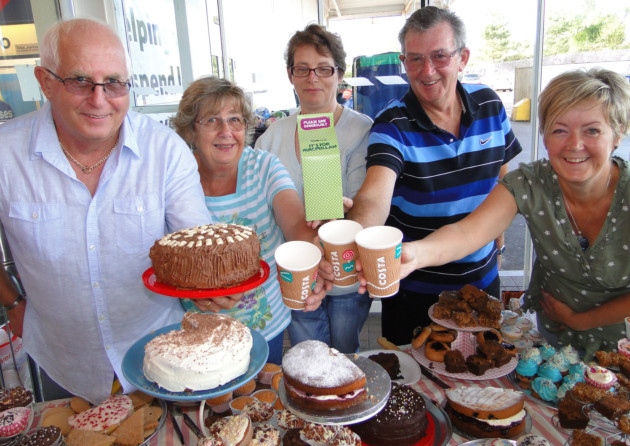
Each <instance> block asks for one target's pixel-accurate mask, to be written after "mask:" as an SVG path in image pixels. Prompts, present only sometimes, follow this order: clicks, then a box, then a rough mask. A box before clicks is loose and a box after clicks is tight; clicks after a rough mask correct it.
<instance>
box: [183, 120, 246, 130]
mask: <svg viewBox="0 0 630 446" xmlns="http://www.w3.org/2000/svg"><path fill="white" fill-rule="evenodd" d="M195 122H196V123H197V124H199V125H200V126H201V127H203V128H204V129H205V130H206V131H209V132H218V131H220V130H221V129H223V123H224V122H225V123H226V124H227V125H228V127H229V128H230V130H232V131H234V132H240V131H241V130H243V129H244V128H245V126H246V125H247V120H246V119H245V118H243V117H241V116H230V117H229V118H218V117H216V116H213V117H210V118H205V119H200V120H199V121H195Z"/></svg>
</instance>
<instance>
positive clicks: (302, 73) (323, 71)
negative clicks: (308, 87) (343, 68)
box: [290, 66, 339, 77]
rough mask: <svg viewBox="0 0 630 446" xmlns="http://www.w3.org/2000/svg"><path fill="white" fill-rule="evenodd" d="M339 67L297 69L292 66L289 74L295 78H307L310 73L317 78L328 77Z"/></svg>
mask: <svg viewBox="0 0 630 446" xmlns="http://www.w3.org/2000/svg"><path fill="white" fill-rule="evenodd" d="M338 69H339V67H315V68H308V67H299V66H297V67H296V66H293V67H291V69H290V70H291V74H292V75H293V76H295V77H309V76H310V75H311V71H312V72H313V73H315V76H317V77H330V76H332V75H333V74H335V71H337V70H338Z"/></svg>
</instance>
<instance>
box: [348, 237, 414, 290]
mask: <svg viewBox="0 0 630 446" xmlns="http://www.w3.org/2000/svg"><path fill="white" fill-rule="evenodd" d="M402 238H403V233H402V231H400V229H397V228H394V227H391V226H372V227H371V228H366V229H363V230H362V231H360V232H359V233H358V234H357V236H356V238H355V241H356V243H357V248H358V249H359V257H360V258H361V265H363V274H364V275H365V280H367V290H368V293H369V294H370V296H372V297H390V296H393V295H394V294H396V293H397V292H398V288H399V286H400V256H401V255H402Z"/></svg>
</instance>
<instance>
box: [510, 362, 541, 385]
mask: <svg viewBox="0 0 630 446" xmlns="http://www.w3.org/2000/svg"><path fill="white" fill-rule="evenodd" d="M536 372H538V364H536V361H534V360H533V359H527V358H521V359H519V360H518V364H517V365H516V369H515V370H514V373H515V376H516V383H517V384H518V385H519V387H520V388H522V389H529V388H530V386H531V383H532V381H533V380H534V378H536Z"/></svg>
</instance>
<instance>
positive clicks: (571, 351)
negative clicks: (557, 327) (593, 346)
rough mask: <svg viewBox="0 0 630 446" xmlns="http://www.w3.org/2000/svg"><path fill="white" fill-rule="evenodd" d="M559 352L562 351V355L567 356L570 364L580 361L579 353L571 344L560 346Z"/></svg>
mask: <svg viewBox="0 0 630 446" xmlns="http://www.w3.org/2000/svg"><path fill="white" fill-rule="evenodd" d="M560 353H562V354H563V355H564V357H565V358H567V361H569V363H570V364H576V363H578V362H580V354H579V353H578V351H577V350H576V349H575V347H573V346H572V345H571V344H569V345H565V346H564V347H562V348H561V349H560Z"/></svg>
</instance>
